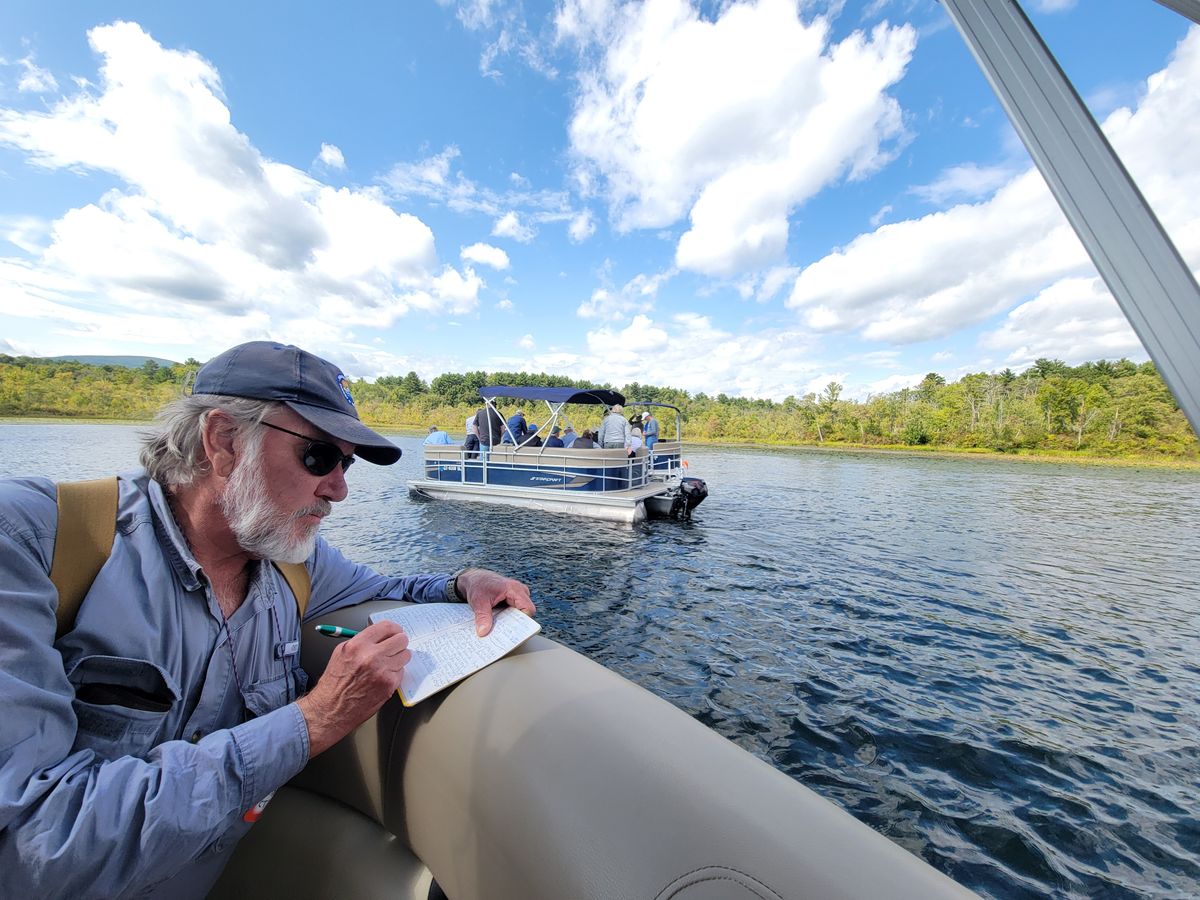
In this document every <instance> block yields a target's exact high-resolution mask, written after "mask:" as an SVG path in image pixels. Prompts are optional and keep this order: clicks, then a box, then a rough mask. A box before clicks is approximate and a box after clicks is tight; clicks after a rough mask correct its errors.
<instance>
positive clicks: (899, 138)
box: [558, 0, 916, 276]
mask: <svg viewBox="0 0 1200 900" xmlns="http://www.w3.org/2000/svg"><path fill="white" fill-rule="evenodd" d="M601 12H602V11H601V9H600V7H599V6H598V5H595V4H585V3H578V2H577V3H572V4H568V5H567V6H566V7H564V8H563V9H562V10H561V11H560V15H559V17H558V28H559V33H560V35H562V36H564V37H570V38H572V39H575V40H577V41H580V42H581V43H583V44H584V45H585V46H587V45H588V42H590V41H600V42H601V43H602V45H603V47H604V52H603V53H602V54H601V58H600V59H599V61H598V62H597V63H596V64H595V66H594V67H593V68H591V69H589V70H585V71H584V72H583V73H582V78H581V84H582V88H581V92H580V95H579V97H578V99H577V102H576V107H575V110H574V114H573V116H572V119H571V123H570V137H571V145H572V150H573V152H574V154H575V155H576V157H577V159H578V161H579V165H580V167H581V169H583V170H585V174H583V175H581V176H580V181H581V183H589V182H592V181H595V180H597V179H598V180H599V181H601V182H602V183H603V184H604V185H605V186H606V189H607V192H608V197H609V202H610V209H611V214H612V217H613V219H614V221H615V224H616V227H617V229H618V230H619V231H628V230H631V229H635V228H660V227H664V226H669V225H672V224H674V223H675V222H677V221H679V220H680V219H681V218H683V216H685V215H688V216H689V217H690V220H691V227H690V228H689V229H688V230H687V231H686V233H685V234H684V235H683V236H682V238H681V239H680V241H679V244H678V246H677V249H676V264H677V265H678V266H679V267H680V268H684V269H690V270H694V271H698V272H702V273H705V274H710V275H721V276H728V275H733V274H737V273H739V272H742V271H746V270H748V269H752V268H758V267H762V266H765V265H769V264H771V263H774V262H778V261H781V260H782V257H783V254H784V250H785V248H786V244H787V237H788V215H789V213H790V212H791V211H792V210H793V209H795V208H796V207H797V206H799V205H800V204H802V203H803V202H804V201H805V200H807V199H809V198H810V197H812V196H813V195H814V194H815V193H817V192H818V191H819V190H820V189H821V188H823V187H825V186H827V185H829V184H832V183H834V182H836V181H838V180H839V179H845V178H851V179H853V178H860V177H864V176H866V175H867V174H869V173H871V172H873V171H875V170H877V169H878V168H879V167H880V166H882V165H884V164H885V163H886V162H887V161H889V160H890V159H891V158H892V156H893V155H894V153H895V152H896V148H897V146H898V145H899V144H900V143H902V142H903V140H904V139H905V138H906V136H907V135H906V131H905V129H904V126H903V121H902V117H901V113H900V107H899V105H898V104H897V103H896V101H895V100H894V99H893V98H891V97H889V96H888V95H887V94H886V90H887V89H888V88H889V87H890V86H892V85H893V84H895V83H896V82H897V81H898V80H899V79H900V78H901V77H902V75H903V73H904V70H905V68H906V66H907V64H908V61H909V58H910V57H911V55H912V51H913V47H914V45H915V39H916V37H915V32H914V31H913V30H912V29H911V28H910V27H908V26H902V27H895V28H894V27H891V26H888V25H880V26H877V27H876V28H875V29H874V30H873V31H872V32H871V33H870V34H869V35H867V34H864V33H862V32H854V33H853V34H851V35H850V36H849V37H847V38H845V39H844V40H842V41H841V42H839V43H837V44H832V43H831V42H830V37H829V24H828V22H827V21H826V20H825V19H822V18H818V19H816V20H814V21H812V22H808V23H806V22H804V21H802V20H801V19H800V18H799V17H798V14H797V8H796V4H795V3H793V2H789V0H759V2H757V3H749V2H735V3H730V4H728V5H725V6H724V7H723V8H722V10H721V12H720V14H719V15H718V16H717V17H716V18H715V19H713V20H706V19H704V18H702V17H701V16H700V14H699V13H698V12H697V11H696V10H695V9H694V8H693V7H692V6H691V5H690V4H689V3H687V2H685V0H654V2H648V3H639V4H624V5H620V6H614V7H613V8H611V9H608V10H606V11H603V13H604V14H603V15H600V13H601Z"/></svg>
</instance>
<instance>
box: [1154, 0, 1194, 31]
mask: <svg viewBox="0 0 1200 900" xmlns="http://www.w3.org/2000/svg"><path fill="white" fill-rule="evenodd" d="M1158 2H1159V3H1161V4H1162V5H1163V6H1165V7H1166V8H1167V9H1173V10H1175V12H1177V13H1179V14H1180V15H1181V16H1187V17H1188V18H1189V19H1191V20H1192V21H1193V22H1195V23H1196V24H1198V25H1200V0H1158Z"/></svg>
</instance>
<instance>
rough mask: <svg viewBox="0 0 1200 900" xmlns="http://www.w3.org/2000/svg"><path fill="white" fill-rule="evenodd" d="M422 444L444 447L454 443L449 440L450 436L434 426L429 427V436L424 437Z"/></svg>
mask: <svg viewBox="0 0 1200 900" xmlns="http://www.w3.org/2000/svg"><path fill="white" fill-rule="evenodd" d="M424 443H426V444H442V445H445V444H452V443H454V442H453V441H452V440H450V435H448V434H447V433H446V432H444V431H442V430H441V429H440V428H438V427H437V426H436V425H430V426H429V434H427V435H426V436H425V440H424Z"/></svg>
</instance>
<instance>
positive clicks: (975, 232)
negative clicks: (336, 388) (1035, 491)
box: [0, 0, 1200, 399]
mask: <svg viewBox="0 0 1200 900" xmlns="http://www.w3.org/2000/svg"><path fill="white" fill-rule="evenodd" d="M1023 5H1024V7H1025V9H1026V11H1027V12H1028V13H1029V15H1030V17H1031V18H1032V19H1033V20H1034V22H1035V24H1036V25H1037V27H1038V28H1039V29H1040V30H1041V31H1042V34H1043V36H1044V37H1045V39H1046V41H1047V43H1048V44H1049V45H1050V47H1051V49H1052V50H1053V51H1054V52H1055V53H1056V55H1057V56H1058V58H1059V60H1060V62H1061V64H1062V65H1063V68H1064V69H1065V70H1066V71H1067V72H1068V74H1069V75H1070V76H1071V77H1072V78H1073V79H1074V81H1075V84H1076V86H1077V88H1078V89H1079V90H1080V92H1081V94H1082V95H1083V96H1084V97H1085V99H1086V100H1087V101H1088V103H1089V105H1090V106H1091V108H1092V111H1093V113H1094V114H1095V115H1096V116H1097V118H1098V119H1099V120H1100V121H1101V122H1102V123H1103V124H1104V127H1105V130H1106V131H1107V132H1108V133H1109V136H1110V139H1111V140H1113V142H1114V143H1115V145H1116V146H1117V148H1118V151H1119V152H1120V153H1121V154H1122V156H1123V158H1124V159H1125V162H1126V164H1127V166H1128V167H1129V169H1130V170H1131V172H1132V173H1133V175H1134V177H1135V178H1136V179H1137V180H1138V183H1139V185H1140V186H1141V188H1142V190H1143V192H1144V193H1146V195H1147V196H1148V197H1149V199H1150V200H1151V202H1152V203H1153V204H1154V205H1155V207H1156V209H1157V211H1158V213H1159V215H1160V217H1161V218H1162V220H1163V221H1164V224H1165V225H1166V226H1167V228H1168V230H1169V231H1170V232H1171V233H1172V235H1173V237H1174V238H1175V240H1176V242H1177V245H1178V246H1179V249H1180V251H1181V252H1182V253H1183V255H1184V258H1185V259H1187V260H1188V261H1189V262H1190V263H1191V264H1192V266H1193V268H1196V267H1197V266H1200V220H1198V217H1197V216H1196V203H1197V201H1196V198H1197V197H1200V166H1198V165H1196V162H1195V160H1196V153H1195V150H1194V147H1195V146H1197V145H1198V144H1200V134H1197V132H1200V92H1198V91H1196V90H1195V89H1194V85H1195V84H1197V83H1200V29H1195V30H1191V31H1189V29H1188V27H1187V26H1188V24H1189V23H1188V22H1187V21H1186V20H1185V19H1183V18H1182V17H1180V16H1178V15H1176V14H1174V13H1172V12H1171V11H1170V10H1167V9H1165V8H1163V7H1161V6H1159V5H1158V4H1156V3H1153V2H1150V0H1141V2H1133V0H1080V2H1073V0H1024V4H1023ZM258 338H271V339H276V340H282V341H287V342H292V343H297V344H299V345H301V346H303V347H305V348H307V349H310V350H313V351H315V352H318V353H320V354H322V355H324V356H326V357H328V358H330V359H332V360H334V361H335V362H337V363H338V364H339V365H340V366H341V367H342V368H343V369H344V370H345V371H346V372H347V374H349V375H351V376H355V377H358V376H362V377H367V378H372V377H376V376H379V375H384V374H403V373H405V372H408V371H409V370H416V371H417V372H418V373H419V374H421V375H422V376H423V377H425V378H427V379H428V378H431V377H433V376H435V375H437V374H439V373H441V372H446V371H459V372H462V371H468V370H474V369H486V370H489V371H496V370H517V369H524V370H527V371H542V372H553V373H557V374H564V375H570V376H572V377H578V378H588V379H593V380H596V381H600V382H610V383H613V384H616V385H621V384H624V383H627V382H630V381H639V382H642V383H650V384H659V385H670V386H673V387H679V388H684V389H687V390H690V391H706V392H709V393H718V392H722V391H723V392H725V393H728V394H731V395H748V396H756V397H773V398H776V399H782V398H783V397H785V396H787V395H788V394H794V395H797V396H799V395H803V394H804V393H807V392H809V391H819V390H820V389H821V387H823V386H824V385H825V384H826V383H828V382H829V381H831V380H837V381H840V382H842V383H843V384H844V385H845V386H846V391H845V395H846V396H851V397H863V396H866V395H867V394H870V393H872V392H880V391H885V390H893V389H896V388H899V387H902V386H904V385H906V384H913V383H915V382H917V381H919V380H920V378H921V377H922V376H924V374H925V373H926V372H929V371H937V372H940V373H942V374H943V375H945V376H946V377H947V378H951V379H953V378H957V377H959V376H960V375H962V374H964V373H966V372H972V371H981V370H999V369H1002V368H1005V367H1006V366H1007V367H1012V368H1014V369H1018V370H1019V369H1021V368H1023V367H1025V366H1027V365H1028V364H1029V363H1030V362H1031V361H1032V360H1034V359H1036V358H1038V357H1042V356H1048V357H1058V358H1062V359H1065V360H1067V361H1069V362H1081V361H1083V360H1086V359H1098V358H1101V357H1107V358H1116V357H1120V356H1129V357H1132V358H1135V359H1144V358H1145V353H1144V351H1143V350H1142V348H1141V346H1140V344H1139V343H1138V341H1137V338H1136V337H1135V336H1134V335H1133V333H1132V331H1130V330H1129V328H1128V326H1127V325H1126V324H1125V322H1124V319H1123V317H1122V316H1121V314H1120V312H1119V310H1118V309H1117V307H1116V305H1115V303H1114V302H1113V301H1112V299H1111V297H1110V296H1109V295H1108V293H1107V290H1106V289H1105V288H1104V286H1103V284H1102V283H1101V282H1100V281H1099V280H1098V279H1097V277H1096V275H1095V270H1094V268H1093V267H1092V265H1091V263H1090V262H1089V261H1088V259H1087V257H1086V255H1085V254H1084V253H1083V251H1082V249H1081V247H1080V245H1079V243H1078V241H1077V240H1076V239H1075V237H1074V235H1073V233H1072V232H1071V231H1070V230H1069V228H1068V227H1067V226H1066V224H1065V220H1064V219H1063V217H1062V215H1061V213H1060V212H1059V211H1058V208H1057V207H1056V206H1055V205H1054V203H1053V201H1052V200H1051V199H1050V196H1049V193H1048V191H1047V190H1046V189H1045V186H1044V184H1043V183H1042V181H1041V179H1040V176H1039V175H1038V174H1037V173H1036V171H1035V170H1033V169H1032V167H1031V164H1030V162H1029V158H1028V156H1027V154H1026V153H1025V151H1024V149H1023V148H1022V147H1021V145H1020V143H1019V141H1018V140H1017V139H1016V137H1015V134H1014V133H1013V131H1012V129H1011V128H1010V126H1009V125H1008V122H1007V119H1006V117H1005V116H1004V114H1003V111H1002V110H1001V109H1000V106H999V104H998V102H997V101H996V99H995V98H994V96H993V95H992V94H991V92H990V90H989V89H988V87H987V85H986V83H985V81H984V79H983V76H982V74H981V73H980V72H979V71H978V69H977V68H976V66H975V64H974V62H973V61H972V59H971V57H970V55H969V53H968V51H967V49H966V46H965V45H964V44H963V42H962V40H961V39H960V37H959V36H958V33H957V32H956V31H955V29H954V28H953V27H952V25H951V24H950V21H949V19H948V17H947V16H946V14H945V12H944V11H943V10H942V8H941V6H940V4H939V3H937V2H936V0H867V2H858V0H845V2H841V0H829V2H819V0H801V2H798V3H797V2H789V0H759V2H754V3H750V2H738V3H700V4H695V3H692V4H689V3H687V2H684V0H649V2H643V3H617V2H608V0H563V2H558V3H510V2H505V0H474V2H460V3H455V2H451V0H407V2H403V3H394V2H393V3H356V4H347V5H346V8H339V9H336V10H335V9H334V8H331V7H326V6H324V5H320V6H319V5H316V4H303V3H297V4H287V5H283V4H243V3H228V2H223V0H215V2H209V3H205V4H190V5H186V6H185V5H183V4H164V3H152V2H145V3H132V2H131V3H120V2H110V3H97V2H89V3H55V4H53V5H51V6H48V5H47V4H45V3H40V2H27V0H7V2H6V3H5V4H4V5H3V6H2V7H0V352H8V353H23V354H29V355H35V356H53V355H60V354H93V353H103V354H114V353H125V354H147V355H153V356H161V357H166V358H170V359H177V360H182V359H184V358H186V357H195V358H197V359H201V360H203V359H207V358H209V357H211V356H212V355H214V354H216V353H218V352H220V351H221V350H222V349H224V348H226V347H228V346H230V345H232V344H234V343H237V342H239V341H242V340H250V339H258Z"/></svg>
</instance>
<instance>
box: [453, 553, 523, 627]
mask: <svg viewBox="0 0 1200 900" xmlns="http://www.w3.org/2000/svg"><path fill="white" fill-rule="evenodd" d="M456 587H457V588H458V592H459V593H460V594H462V595H463V596H464V597H466V598H467V605H468V606H470V607H471V611H472V612H474V613H475V633H476V634H478V635H479V636H480V637H483V636H484V635H486V634H488V633H489V632H490V631H491V630H492V608H493V607H496V606H499V605H500V604H501V603H507V604H508V605H509V606H512V607H515V608H516V609H519V610H520V611H521V612H523V613H525V615H527V616H530V617H532V616H533V614H534V613H535V612H537V607H536V606H534V605H533V601H532V600H530V599H529V588H528V587H526V586H525V584H524V583H522V582H520V581H517V579H515V578H506V577H505V576H503V575H501V574H500V573H499V572H493V571H492V570H491V569H466V570H464V571H463V572H462V574H460V575H459V576H458V583H457V585H456Z"/></svg>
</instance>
